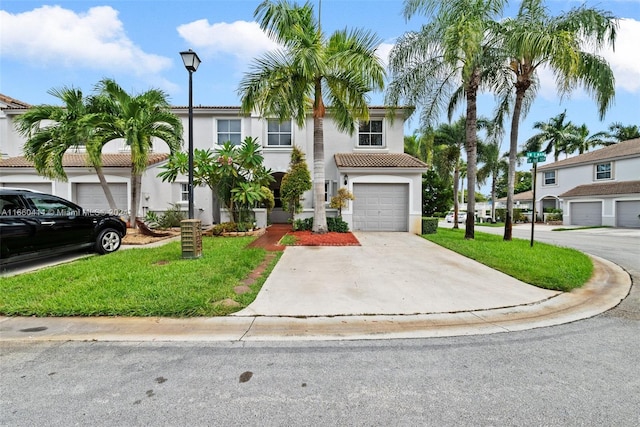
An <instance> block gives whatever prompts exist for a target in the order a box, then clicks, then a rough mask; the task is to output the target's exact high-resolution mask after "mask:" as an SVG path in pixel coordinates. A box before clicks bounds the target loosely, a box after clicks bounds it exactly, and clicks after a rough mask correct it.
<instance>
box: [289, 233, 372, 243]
mask: <svg viewBox="0 0 640 427" xmlns="http://www.w3.org/2000/svg"><path fill="white" fill-rule="evenodd" d="M287 234H289V235H291V236H295V238H296V243H295V244H294V246H360V242H358V239H356V236H354V235H353V234H352V233H335V232H333V231H331V232H329V233H324V234H313V233H312V232H311V231H290V232H289V233H287Z"/></svg>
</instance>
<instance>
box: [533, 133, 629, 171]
mask: <svg viewBox="0 0 640 427" xmlns="http://www.w3.org/2000/svg"><path fill="white" fill-rule="evenodd" d="M636 156H638V157H640V138H636V139H630V140H628V141H624V142H618V143H617V144H613V145H609V146H608V147H604V148H601V149H599V150H595V151H590V152H588V153H584V154H580V155H578V156H575V157H570V158H568V159H564V160H560V161H557V162H554V163H550V164H548V165H544V166H539V167H538V171H545V170H550V169H557V168H563V167H567V166H574V165H579V164H585V163H586V164H589V163H594V162H599V161H602V160H613V159H618V158H621V157H636Z"/></svg>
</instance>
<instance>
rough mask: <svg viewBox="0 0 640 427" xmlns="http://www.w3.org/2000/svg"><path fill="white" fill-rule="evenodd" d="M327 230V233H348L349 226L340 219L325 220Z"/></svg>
mask: <svg viewBox="0 0 640 427" xmlns="http://www.w3.org/2000/svg"><path fill="white" fill-rule="evenodd" d="M327 229H328V230H329V231H335V232H336V233H348V232H349V224H347V223H346V222H344V221H343V220H342V218H340V217H336V218H327Z"/></svg>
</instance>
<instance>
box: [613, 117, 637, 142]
mask: <svg viewBox="0 0 640 427" xmlns="http://www.w3.org/2000/svg"><path fill="white" fill-rule="evenodd" d="M605 135H606V136H607V137H608V138H609V139H610V140H611V141H609V145H610V144H615V143H616V142H623V141H628V140H630V139H636V138H640V128H638V126H636V125H628V126H625V125H623V124H622V123H620V122H615V123H611V125H609V132H606V133H605Z"/></svg>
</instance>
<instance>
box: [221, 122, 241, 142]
mask: <svg viewBox="0 0 640 427" xmlns="http://www.w3.org/2000/svg"><path fill="white" fill-rule="evenodd" d="M228 141H230V142H231V144H233V145H240V143H241V142H242V133H241V129H240V120H239V119H230V120H227V119H219V120H218V145H222V144H224V143H225V142H228Z"/></svg>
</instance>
